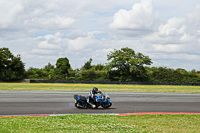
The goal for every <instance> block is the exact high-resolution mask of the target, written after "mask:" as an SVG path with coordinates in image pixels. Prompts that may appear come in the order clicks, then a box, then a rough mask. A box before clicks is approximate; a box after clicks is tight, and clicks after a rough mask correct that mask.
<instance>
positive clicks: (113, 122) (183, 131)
mask: <svg viewBox="0 0 200 133" xmlns="http://www.w3.org/2000/svg"><path fill="white" fill-rule="evenodd" d="M199 125H200V115H138V116H136V115H134V116H115V115H88V114H79V115H68V116H51V117H15V118H6V117H4V118H0V132H2V133H10V132H12V133H25V132H28V133H40V132H52V133H60V132H136V133H140V132H142V133H147V132H154V133H155V132H167V133H169V132H173V133H175V132H177V133H192V132H193V133H199V132H200V126H199Z"/></svg>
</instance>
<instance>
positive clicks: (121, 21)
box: [109, 0, 161, 36]
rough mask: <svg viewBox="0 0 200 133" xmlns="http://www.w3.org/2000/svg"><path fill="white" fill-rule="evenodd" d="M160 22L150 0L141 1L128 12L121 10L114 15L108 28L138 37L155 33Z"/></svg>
mask: <svg viewBox="0 0 200 133" xmlns="http://www.w3.org/2000/svg"><path fill="white" fill-rule="evenodd" d="M160 21H161V19H160V18H159V14H158V13H157V12H154V10H153V6H152V2H151V0H142V1H141V3H137V4H134V5H133V7H132V9H131V10H129V11H127V10H125V9H121V10H119V11H118V12H117V13H115V15H114V17H113V22H112V23H111V24H110V25H109V28H110V29H112V30H115V31H119V33H120V34H123V35H124V34H125V35H126V34H127V33H128V35H132V36H140V35H145V34H149V33H151V32H153V31H155V30H156V28H157V26H158V24H159V22H160Z"/></svg>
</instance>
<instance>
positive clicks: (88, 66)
mask: <svg viewBox="0 0 200 133" xmlns="http://www.w3.org/2000/svg"><path fill="white" fill-rule="evenodd" d="M91 63H92V58H90V60H89V61H87V62H86V63H85V65H84V66H83V69H84V70H89V69H90V68H92V65H91Z"/></svg>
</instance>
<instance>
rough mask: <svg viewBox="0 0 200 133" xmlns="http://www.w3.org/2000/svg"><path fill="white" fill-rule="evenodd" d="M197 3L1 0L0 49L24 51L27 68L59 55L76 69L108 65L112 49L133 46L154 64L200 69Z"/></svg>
mask: <svg viewBox="0 0 200 133" xmlns="http://www.w3.org/2000/svg"><path fill="white" fill-rule="evenodd" d="M180 3H181V5H182V6H179V5H180ZM196 5H197V6H196ZM198 5H200V2H199V0H194V1H190V2H187V1H181V0H177V1H173V0H169V1H160V0H153V1H152V0H133V1H130V0H123V1H114V0H109V1H104V2H102V1H101V0H96V1H91V0H84V1H81V0H76V1H70V0H59V1H55V0H49V1H48V2H47V1H46V0H41V1H25V0H15V1H6V0H2V1H0V8H1V12H0V19H1V21H0V47H8V48H9V49H10V50H11V51H12V52H13V53H14V54H15V55H17V54H21V57H22V60H23V62H24V63H25V64H26V68H29V67H39V68H41V67H43V66H44V65H46V64H47V63H48V62H51V64H55V63H56V60H57V59H58V58H61V57H67V58H68V59H69V60H70V63H71V65H72V67H73V68H80V67H81V66H82V65H84V63H85V62H86V61H88V60H89V58H92V59H93V64H98V63H107V54H108V53H109V52H110V51H113V50H114V49H120V48H122V47H129V48H132V49H134V50H135V51H136V52H142V53H144V54H145V55H148V56H149V57H150V58H152V61H153V62H154V64H153V65H155V66H163V65H167V66H168V67H173V68H177V67H181V66H183V68H186V69H188V70H189V69H192V68H196V69H199V63H198V62H199V61H200V58H199V51H198V49H200V39H199V38H200V23H199V22H200V15H199V12H200V6H198ZM194 6H196V8H195V7H194ZM183 7H187V9H184V8H183ZM176 9H177V10H176ZM192 9H193V10H192ZM185 62H186V63H185ZM189 64H192V66H191V65H189Z"/></svg>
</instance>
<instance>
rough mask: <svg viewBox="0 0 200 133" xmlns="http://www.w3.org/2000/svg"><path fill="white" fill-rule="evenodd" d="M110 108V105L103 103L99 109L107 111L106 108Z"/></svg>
mask: <svg viewBox="0 0 200 133" xmlns="http://www.w3.org/2000/svg"><path fill="white" fill-rule="evenodd" d="M111 106H112V103H107V104H106V103H104V104H102V105H101V107H103V108H104V109H107V108H109V107H111Z"/></svg>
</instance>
